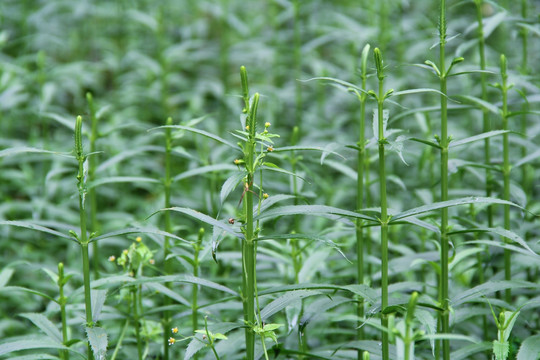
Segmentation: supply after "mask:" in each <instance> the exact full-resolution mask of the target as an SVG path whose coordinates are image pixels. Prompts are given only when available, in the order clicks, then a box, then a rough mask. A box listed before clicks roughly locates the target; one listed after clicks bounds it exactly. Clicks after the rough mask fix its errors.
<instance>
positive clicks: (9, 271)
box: [0, 267, 15, 288]
mask: <svg viewBox="0 0 540 360" xmlns="http://www.w3.org/2000/svg"><path fill="white" fill-rule="evenodd" d="M14 272H15V270H14V269H13V268H11V267H6V268H4V269H2V271H0V288H2V287H4V286H6V285H7V283H8V282H9V280H10V279H11V277H12V276H13V273H14Z"/></svg>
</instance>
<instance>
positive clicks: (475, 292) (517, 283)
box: [450, 280, 540, 307]
mask: <svg viewBox="0 0 540 360" xmlns="http://www.w3.org/2000/svg"><path fill="white" fill-rule="evenodd" d="M539 287H540V285H538V284H535V283H532V282H528V281H523V280H512V281H487V282H485V283H483V284H480V285H478V286H475V287H473V288H472V289H468V290H465V291H463V292H461V293H459V294H458V295H456V296H454V297H453V298H452V299H451V302H450V303H451V304H452V306H454V307H456V306H458V305H461V304H463V303H465V302H468V301H473V300H478V299H479V298H481V297H483V296H487V295H489V294H493V293H494V292H497V291H502V290H506V289H512V290H513V289H523V288H532V289H538V288H539Z"/></svg>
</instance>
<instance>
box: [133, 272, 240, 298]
mask: <svg viewBox="0 0 540 360" xmlns="http://www.w3.org/2000/svg"><path fill="white" fill-rule="evenodd" d="M163 282H172V283H174V282H179V283H188V284H195V285H200V286H205V287H208V288H211V289H214V290H218V291H223V292H226V293H228V294H231V295H234V296H238V293H237V292H236V291H234V290H232V289H229V288H228V287H226V286H223V285H220V284H218V283H215V282H213V281H210V280H206V279H202V278H199V277H195V276H191V275H181V276H178V275H167V276H156V277H148V278H146V277H142V278H138V279H137V280H134V281H132V282H131V283H130V285H136V284H146V283H163Z"/></svg>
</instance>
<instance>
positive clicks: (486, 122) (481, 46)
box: [474, 0, 493, 339]
mask: <svg viewBox="0 0 540 360" xmlns="http://www.w3.org/2000/svg"><path fill="white" fill-rule="evenodd" d="M483 2H484V1H483V0H475V1H474V3H475V5H476V21H477V23H478V32H477V36H478V53H479V56H480V70H486V54H485V39H484V23H483V21H482V20H483V16H482V4H483ZM480 85H481V87H482V100H483V101H487V100H488V94H487V81H486V74H485V73H481V74H480ZM482 124H483V132H488V131H490V130H491V122H490V119H489V112H488V110H487V109H482ZM484 164H485V165H486V166H489V165H490V164H491V146H490V138H486V139H484ZM485 175H486V182H485V187H486V196H487V197H490V196H491V192H492V187H493V176H492V174H491V171H490V170H489V169H488V168H486V171H485ZM486 214H487V226H488V227H490V228H491V227H492V226H493V206H491V205H488V206H487V208H486ZM485 251H486V253H487V251H488V249H487V247H485ZM477 267H478V276H479V279H478V280H479V281H480V283H481V284H483V283H484V266H483V254H482V253H480V252H479V253H478V255H477ZM482 329H483V333H484V339H487V338H488V323H487V316H485V315H484V316H482Z"/></svg>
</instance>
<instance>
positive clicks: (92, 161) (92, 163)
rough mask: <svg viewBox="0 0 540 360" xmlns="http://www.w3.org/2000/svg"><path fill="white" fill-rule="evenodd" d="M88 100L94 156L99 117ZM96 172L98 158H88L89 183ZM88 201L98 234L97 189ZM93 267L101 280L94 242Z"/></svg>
mask: <svg viewBox="0 0 540 360" xmlns="http://www.w3.org/2000/svg"><path fill="white" fill-rule="evenodd" d="M86 100H87V102H88V109H89V111H90V121H91V124H92V125H91V132H90V153H91V154H93V153H95V152H96V141H97V139H98V137H99V134H98V128H97V117H96V110H95V107H94V99H93V97H92V94H91V93H89V92H88V93H86ZM95 171H96V157H95V155H92V156H90V157H89V158H88V181H90V182H91V181H93V180H94V178H95V175H94V173H95ZM88 200H89V201H90V229H91V230H90V231H92V232H98V231H99V224H98V221H97V199H96V188H95V187H91V188H90V189H88ZM92 266H93V268H94V269H93V270H94V271H93V273H94V279H99V247H98V242H97V241H94V243H93V244H92Z"/></svg>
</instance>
